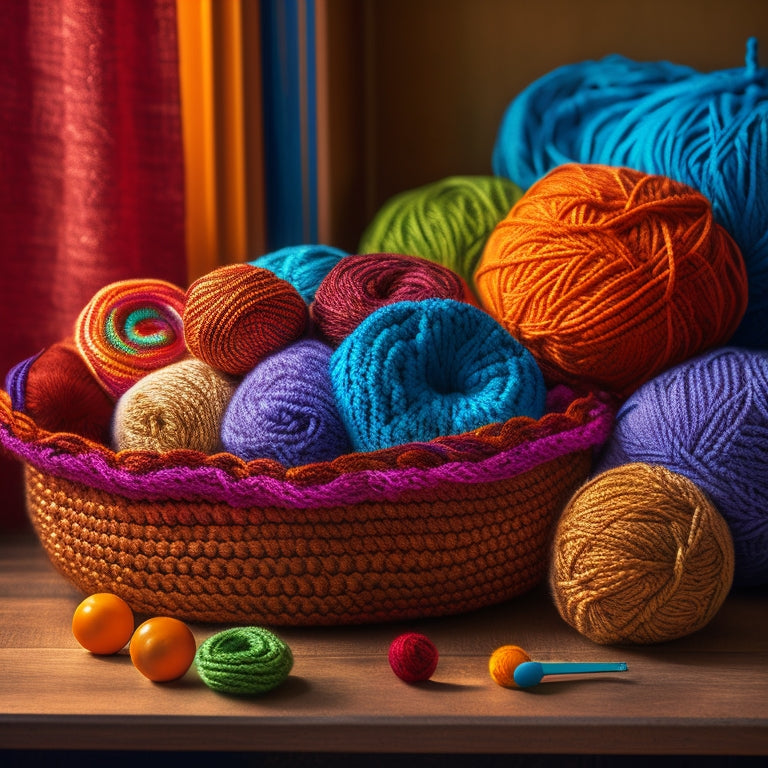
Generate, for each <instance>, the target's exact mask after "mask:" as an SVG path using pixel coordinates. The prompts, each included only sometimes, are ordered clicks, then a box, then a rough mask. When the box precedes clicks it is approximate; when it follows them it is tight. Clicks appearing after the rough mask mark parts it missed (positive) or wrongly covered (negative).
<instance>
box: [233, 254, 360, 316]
mask: <svg viewBox="0 0 768 768" xmlns="http://www.w3.org/2000/svg"><path fill="white" fill-rule="evenodd" d="M348 255H349V254H347V253H346V252H345V251H342V250H340V249H339V248H333V247H332V246H329V245H289V246H286V247H285V248H280V249H279V250H277V251H272V252H271V253H266V254H264V255H263V256H259V258H257V259H254V260H253V261H250V262H248V263H249V264H252V265H253V266H255V267H262V268H263V269H268V270H270V271H271V272H274V273H275V274H276V275H277V276H278V277H280V278H282V279H283V280H285V281H287V282H289V283H290V284H291V285H292V286H293V287H294V288H295V289H296V290H297V291H298V292H299V295H300V296H301V298H302V299H304V301H305V302H306V303H307V304H311V303H312V301H313V299H314V298H315V291H316V290H317V286H318V285H320V283H321V282H322V280H323V278H324V277H325V276H326V275H327V274H328V273H329V272H330V271H331V270H332V269H333V267H335V266H336V264H337V262H338V261H339V260H340V259H342V258H343V257H344V256H348Z"/></svg>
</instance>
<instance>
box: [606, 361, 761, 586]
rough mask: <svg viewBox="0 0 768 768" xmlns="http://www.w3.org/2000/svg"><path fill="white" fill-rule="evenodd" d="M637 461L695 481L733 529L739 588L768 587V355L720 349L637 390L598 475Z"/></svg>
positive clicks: (624, 408)
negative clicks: (660, 466)
mask: <svg viewBox="0 0 768 768" xmlns="http://www.w3.org/2000/svg"><path fill="white" fill-rule="evenodd" d="M633 461H641V462H645V463H648V464H661V465H663V466H665V467H667V469H670V470H672V471H673V472H677V473H679V474H681V475H684V476H686V477H687V478H689V479H690V480H692V481H693V482H694V483H696V484H697V485H698V486H699V488H701V489H702V490H703V491H704V492H705V493H706V494H707V495H708V496H709V497H710V499H711V500H712V502H713V503H714V505H715V506H716V507H717V509H718V511H719V512H720V514H721V515H722V516H723V517H724V518H725V520H726V522H727V523H728V526H729V528H730V530H731V535H732V536H733V543H734V550H735V556H736V562H735V572H734V584H736V585H740V586H755V585H761V584H766V583H768V352H766V351H757V350H745V349H738V348H733V347H724V348H720V349H717V350H715V351H712V352H709V353H707V354H704V355H700V356H698V357H696V358H693V359H692V360H689V361H687V362H685V363H682V364H680V365H678V366H675V367H674V368H671V369H670V370H668V371H666V372H665V373H662V374H660V375H659V376H657V377H655V378H654V379H652V380H650V381H649V382H647V383H646V384H644V385H643V386H641V387H640V388H639V389H638V390H636V391H635V392H634V393H633V394H632V395H631V396H630V397H629V398H628V399H627V400H626V402H625V403H624V404H623V405H622V407H621V408H620V409H619V412H618V414H617V416H616V424H615V427H614V431H613V434H612V436H611V438H610V439H609V440H608V442H607V443H606V446H605V448H604V452H603V455H602V457H601V459H600V460H599V462H598V464H597V467H596V471H597V472H602V471H604V470H607V469H610V468H612V467H616V466H619V465H620V464H626V463H628V462H633Z"/></svg>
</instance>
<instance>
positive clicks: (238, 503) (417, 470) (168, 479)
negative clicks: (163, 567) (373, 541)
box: [0, 386, 615, 508]
mask: <svg viewBox="0 0 768 768" xmlns="http://www.w3.org/2000/svg"><path fill="white" fill-rule="evenodd" d="M614 415H615V408H614V406H613V404H612V403H611V401H610V398H608V397H606V396H605V395H603V394H602V393H598V392H593V391H589V392H582V393H577V392H575V391H574V390H572V389H569V388H567V387H565V386H557V387H555V388H553V389H552V390H550V392H549V393H548V398H547V410H546V412H545V414H544V416H542V417H541V418H540V419H538V420H535V419H531V418H528V417H515V418H513V419H510V420H509V421H507V422H503V423H495V424H489V425H486V426H484V427H481V428H479V429H476V430H474V431H472V432H468V433H464V434H461V435H448V436H443V437H438V438H435V439H434V440H430V441H429V442H424V443H409V444H404V445H400V446H395V447H393V448H386V449H383V450H379V451H374V452H370V453H350V454H345V455H344V456H341V457H338V458H336V459H333V460H330V461H325V462H318V463H316V464H307V465H303V466H300V467H294V468H287V467H285V466H283V465H282V464H280V463H279V462H276V461H274V460H271V459H256V460H253V461H245V460H242V459H239V458H238V457H236V456H233V455H232V454H229V453H218V454H214V455H207V454H204V453H200V452H197V451H188V450H176V451H169V452H167V453H157V452H151V451H120V452H115V451H113V450H112V449H111V448H109V447H108V446H105V445H102V444H100V443H97V442H95V441H93V440H89V439H87V438H83V437H80V436H78V435H74V434H70V433H52V432H49V431H47V430H44V429H43V428H41V427H39V426H38V425H37V424H36V423H35V422H34V420H33V419H32V418H30V417H29V416H28V415H26V414H24V413H21V412H18V411H14V410H13V408H12V407H11V399H10V396H9V395H8V394H7V393H6V392H5V391H4V390H0V448H2V449H4V450H5V451H6V452H7V453H8V454H10V455H11V456H13V457H15V458H16V459H18V460H20V461H22V462H23V463H25V464H29V465H31V466H33V467H34V468H36V469H37V470H38V471H40V472H42V473H44V474H50V475H53V476H56V477H61V478H64V479H66V480H70V481H72V482H76V483H80V484H83V485H86V486H91V487H94V488H96V489H98V490H101V491H104V492H108V493H115V494H117V495H120V496H123V497H125V498H128V499H135V500H143V501H157V500H165V499H171V500H176V501H208V502H213V503H225V504H228V505H230V506H233V507H237V508H248V507H254V506H260V507H263V506H273V507H282V508H308V507H320V506H337V505H339V504H344V505H349V504H354V503H361V502H367V501H373V500H388V501H397V500H399V499H400V498H402V497H403V496H404V495H405V494H408V493H412V492H414V491H426V490H429V489H434V488H436V487H438V486H440V485H443V484H445V483H486V482H493V481H497V480H506V479H509V478H511V477H514V476H516V475H521V474H524V473H525V472H527V471H529V470H531V469H533V468H534V467H537V466H539V465H541V464H543V463H546V462H549V461H552V460H554V459H557V458H560V457H562V456H565V455H568V454H571V453H575V452H579V451H584V450H591V449H593V448H597V447H599V446H601V445H602V444H603V443H604V442H605V441H606V440H607V438H608V436H609V434H610V430H611V428H612V424H613V418H614Z"/></svg>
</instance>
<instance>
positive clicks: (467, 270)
mask: <svg viewBox="0 0 768 768" xmlns="http://www.w3.org/2000/svg"><path fill="white" fill-rule="evenodd" d="M522 194H523V191H522V189H521V188H520V187H519V186H518V185H517V184H516V183H515V182H514V181H510V180H509V179H508V178H503V177H502V176H501V175H498V176H449V177H447V178H445V179H441V180H439V181H436V182H432V183H430V184H425V185H424V186H421V187H417V188H415V189H411V190H407V191H405V192H401V193H399V194H397V195H395V196H394V197H392V198H390V199H389V200H388V201H387V202H386V203H384V205H383V206H382V207H381V208H380V209H379V211H378V213H377V214H376V215H375V216H374V218H373V220H372V221H371V222H370V224H369V225H368V227H367V228H366V230H365V232H364V233H363V236H362V238H361V240H360V244H359V246H358V252H359V253H363V254H365V253H404V254H409V255H412V256H421V257H422V258H424V259H429V260H430V261H434V262H436V263H437V264H442V265H443V266H445V267H448V268H449V269H451V270H453V271H454V272H456V273H457V274H459V275H461V277H462V278H463V279H464V280H466V282H467V284H468V285H470V286H472V285H473V283H472V275H473V273H474V271H475V266H476V265H477V261H478V259H479V258H480V254H481V253H482V251H483V246H484V245H485V241H486V239H487V237H488V235H489V234H490V233H491V231H492V230H493V228H494V227H495V226H496V224H497V223H498V222H499V221H501V219H503V218H504V217H505V216H506V215H507V213H508V212H509V209H510V208H511V207H512V206H513V205H514V203H516V202H517V200H518V199H519V198H520V196H521V195H522Z"/></svg>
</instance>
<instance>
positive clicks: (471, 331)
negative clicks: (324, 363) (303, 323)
mask: <svg viewBox="0 0 768 768" xmlns="http://www.w3.org/2000/svg"><path fill="white" fill-rule="evenodd" d="M330 374H331V382H332V386H333V391H334V393H335V396H336V403H337V406H338V409H339V413H340V414H341V418H342V420H343V421H344V424H345V425H346V428H347V433H348V434H349V437H350V440H351V442H352V447H353V448H354V449H355V450H358V451H375V450H378V449H381V448H388V447H391V446H394V445H401V444H403V443H409V442H424V441H429V440H432V439H434V438H436V437H439V436H441V435H451V434H460V433H462V432H469V431H471V430H474V429H477V428H479V427H482V426H484V425H486V424H490V423H494V422H503V421H507V420H508V419H510V418H513V417H515V416H528V417H530V418H533V419H538V418H540V417H541V416H542V414H543V412H544V400H545V395H546V390H545V385H544V378H543V375H542V373H541V370H540V369H539V366H538V364H537V363H536V361H535V360H534V358H533V356H532V355H531V353H530V352H529V351H528V350H527V349H526V348H525V347H524V346H523V345H522V344H520V342H518V341H517V339H515V338H514V337H513V336H511V335H510V334H509V332H508V331H506V330H505V329H504V328H503V327H502V326H501V325H500V324H499V323H498V322H497V321H496V320H495V319H493V318H492V317H491V316H490V315H489V314H487V313H486V312H484V311H483V310H482V309H479V308H478V307H476V306H473V305H472V304H467V303H465V302H459V301H455V300H453V299H425V300H423V301H403V302H397V303H395V304H388V305H385V306H383V307H381V308H380V309H378V310H376V311H375V312H373V313H372V314H370V315H369V316H368V317H367V318H366V319H365V320H363V322H361V323H360V325H358V326H357V328H355V329H354V330H353V331H352V333H351V334H350V335H349V336H347V337H346V338H345V339H344V341H342V343H341V344H340V345H339V347H338V348H337V349H336V350H335V351H334V353H333V355H332V356H331V363H330Z"/></svg>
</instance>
